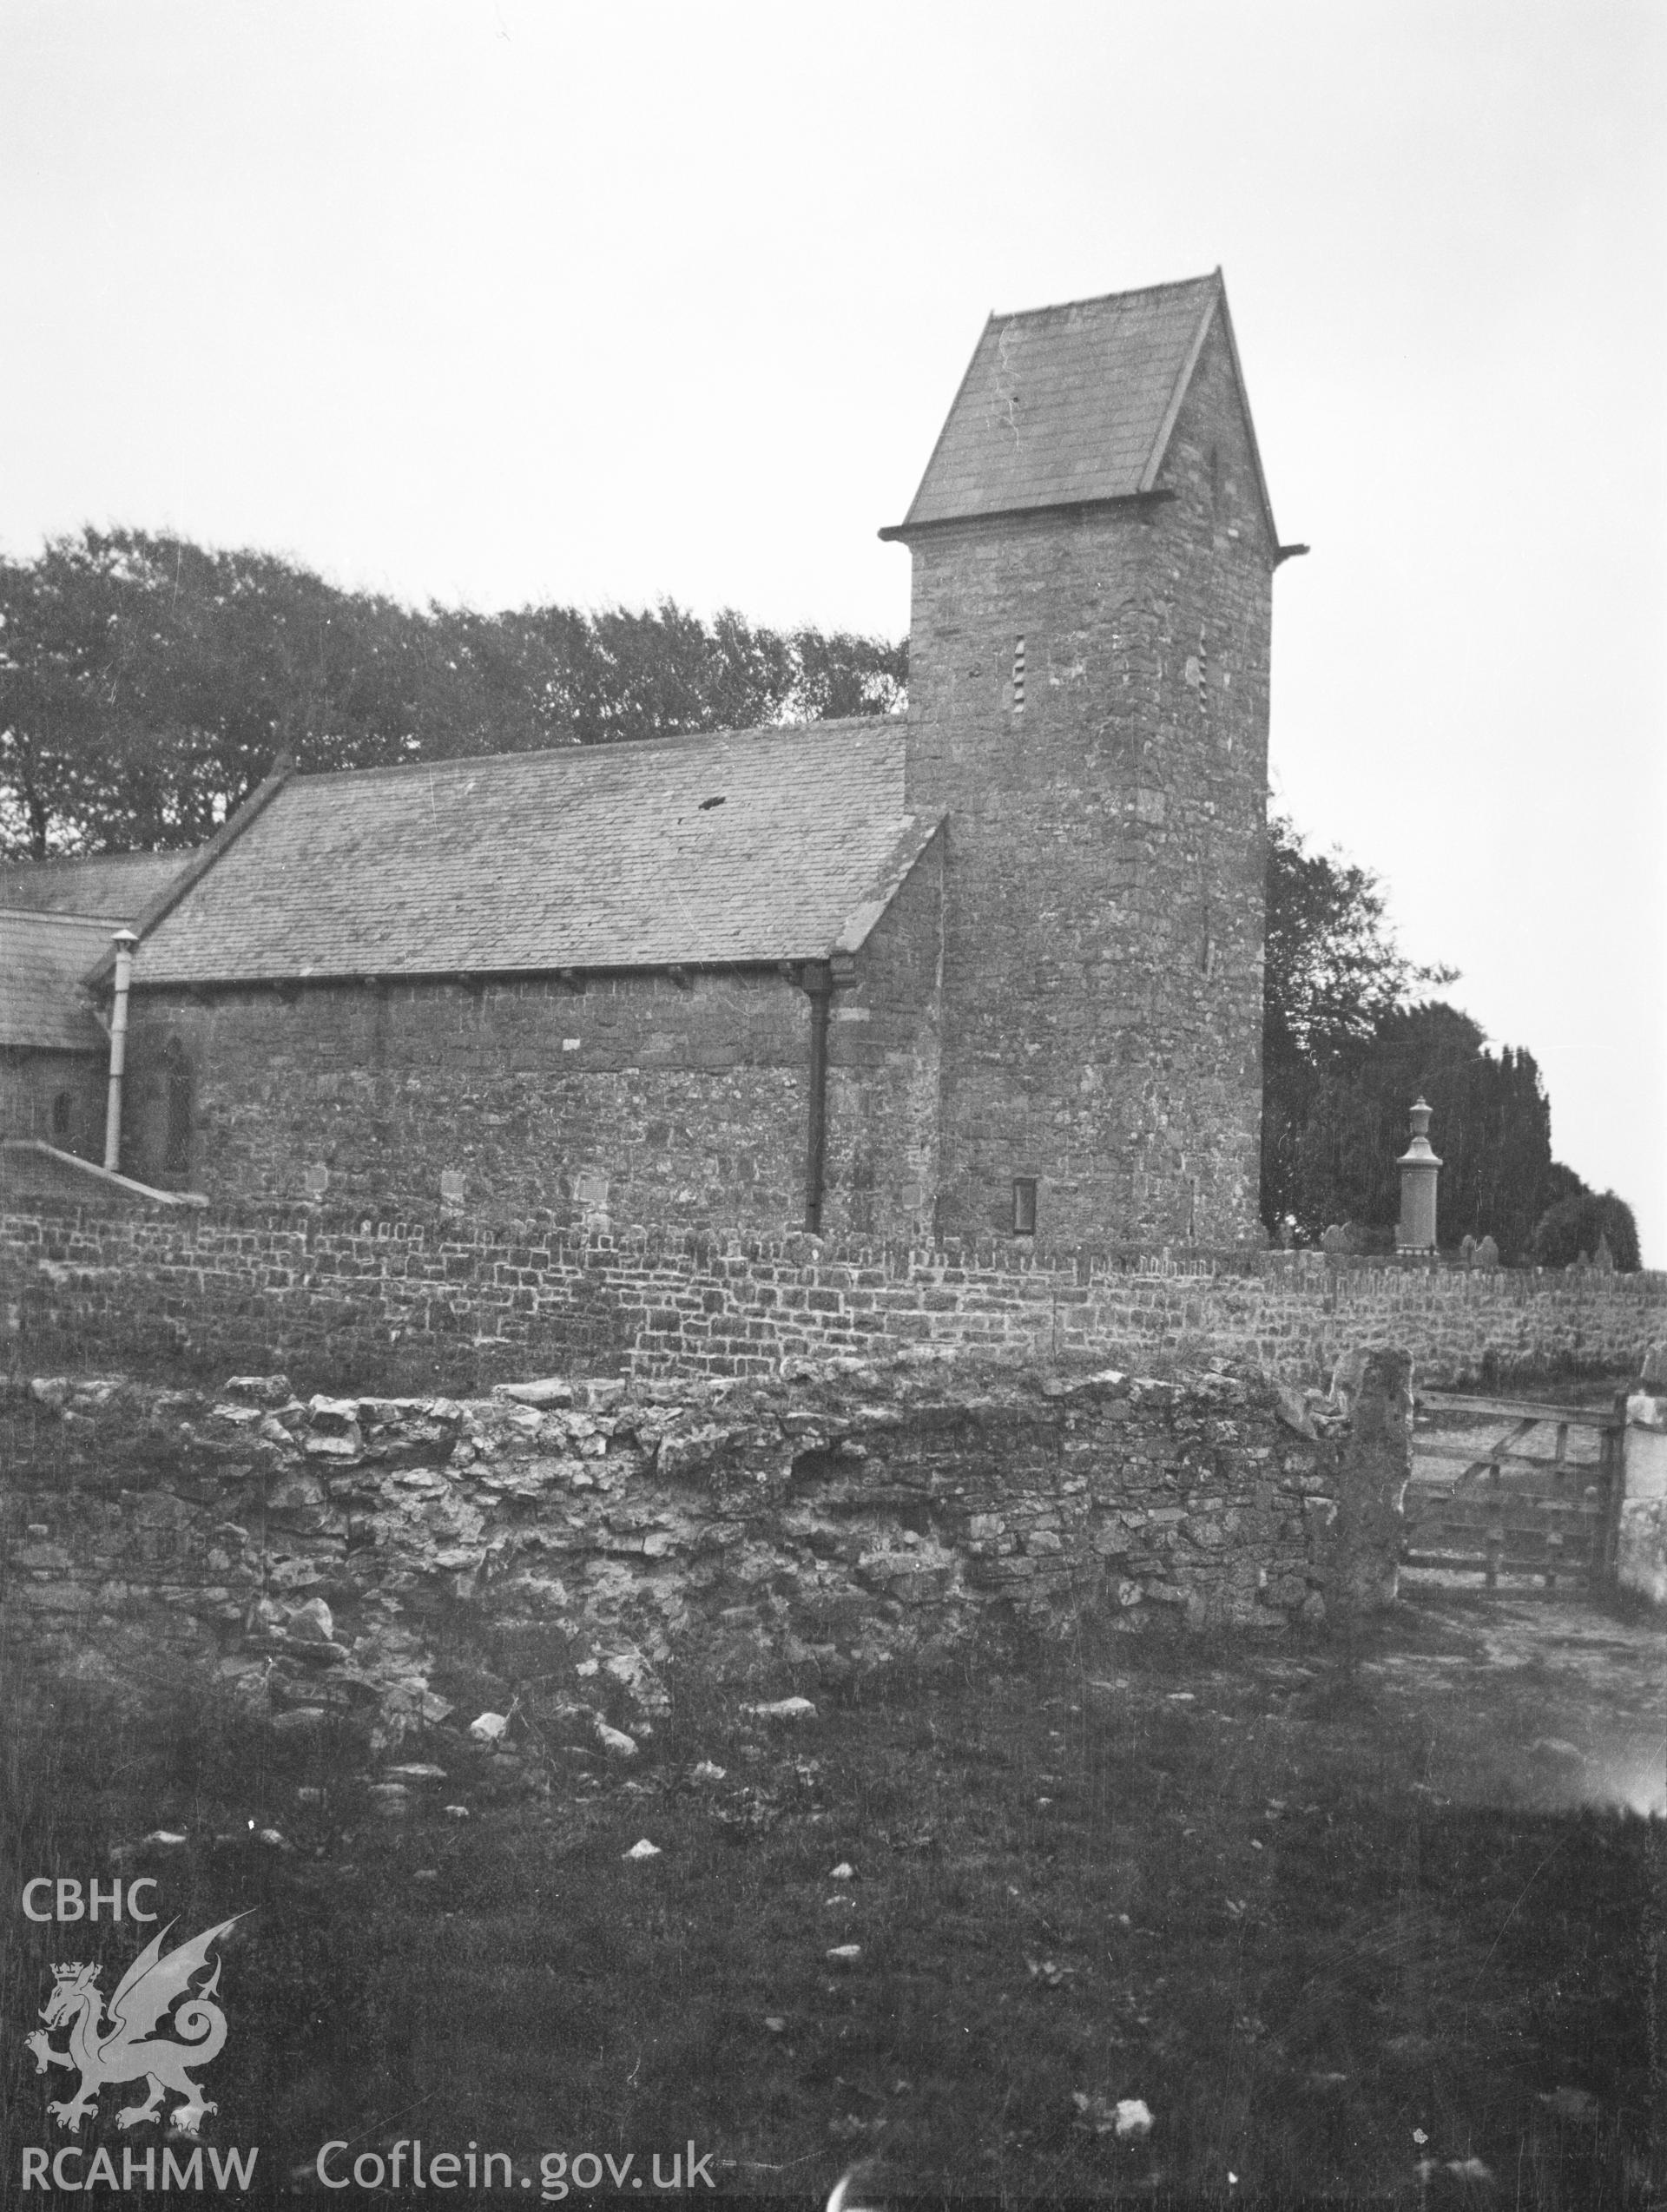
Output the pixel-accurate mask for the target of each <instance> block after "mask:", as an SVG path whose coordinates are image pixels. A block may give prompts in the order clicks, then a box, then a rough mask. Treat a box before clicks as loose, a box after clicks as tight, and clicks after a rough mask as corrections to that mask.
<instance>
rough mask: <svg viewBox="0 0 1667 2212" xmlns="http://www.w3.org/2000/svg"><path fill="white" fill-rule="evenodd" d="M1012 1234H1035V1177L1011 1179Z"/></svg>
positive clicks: (1025, 1176)
mask: <svg viewBox="0 0 1667 2212" xmlns="http://www.w3.org/2000/svg"><path fill="white" fill-rule="evenodd" d="M1013 1234H1014V1235H1015V1236H1034V1235H1035V1234H1036V1177H1035V1176H1034V1175H1015V1176H1014V1177H1013Z"/></svg>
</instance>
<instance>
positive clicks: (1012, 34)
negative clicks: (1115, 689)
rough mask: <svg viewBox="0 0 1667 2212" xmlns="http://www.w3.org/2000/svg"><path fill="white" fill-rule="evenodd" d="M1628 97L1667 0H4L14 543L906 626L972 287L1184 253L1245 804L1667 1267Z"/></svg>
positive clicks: (1647, 452)
mask: <svg viewBox="0 0 1667 2212" xmlns="http://www.w3.org/2000/svg"><path fill="white" fill-rule="evenodd" d="M1664 97H1667V6H1664V5H1662V4H1660V0H1637V3H1636V4H1622V5H1611V4H1604V0H1577V3H1576V4H1564V0H1558V4H1537V3H1536V0H1439V4H1433V5H1420V4H1417V0H1394V4H1390V5H1382V6H1374V5H1354V4H1350V0H1318V3H1317V4H1313V5H1308V4H1286V0H1219V3H1218V0H1138V3H1137V4H1118V0H1088V3H1087V4H1080V5H1079V4H1068V3H1066V0H1054V3H1053V4H1050V0H1029V4H1027V5H1025V6H1024V7H1016V6H1013V5H1011V0H1010V4H1008V5H1006V6H1004V7H1000V8H996V7H993V6H980V5H968V4H966V0H955V3H954V4H942V5H932V6H916V7H909V6H907V5H906V4H898V3H897V0H892V4H887V5H885V6H878V7H865V6H853V5H852V4H850V3H849V0H841V4H840V5H839V6H837V7H833V6H828V7H820V6H807V5H800V6H793V5H782V4H781V0H774V4H771V5H758V6H751V5H748V6H721V5H720V6H703V5H689V4H682V5H663V6H662V5H645V6H629V5H606V4H600V3H599V0H590V4H588V5H586V6H584V7H583V8H577V7H572V6H568V5H563V4H559V0H544V3H543V4H534V3H533V0H458V3H457V4H448V5H437V4H427V3H426V0H324V4H309V0H237V4H230V3H228V0H203V4H200V5H199V4H188V0H147V4H145V5H143V6H141V7H135V6H134V5H132V4H131V0H109V3H108V4H106V3H104V0H0V190H3V205H4V210H5V218H6V221H5V234H4V239H5V253H4V268H5V279H4V284H5V299H6V313H5V319H4V332H5V335H4V342H3V345H0V424H3V425H4V429H3V437H4V439H5V444H6V453H5V465H4V467H3V470H0V546H3V548H4V550H7V551H9V552H10V553H12V554H15V555H16V554H22V555H27V554H29V553H31V552H33V551H34V550H36V548H37V547H38V545H39V543H40V542H41V539H42V537H43V534H45V533H49V532H55V531H59V530H70V529H73V528H75V527H76V526H77V525H78V524H80V523H82V522H86V521H94V522H99V523H104V522H118V523H135V524H140V525H143V526H146V527H149V528H153V529H155V528H161V527H168V528H170V529H175V530H181V531H184V532H186V533H188V535H190V536H193V537H197V538H200V539H202V540H205V541H207V542H209V543H215V544H221V545H231V544H247V545H254V546H260V547H264V548H267V549H271V550H277V551H280V552H284V553H287V554H289V555H290V556H293V557H294V558H296V559H298V560H300V561H303V562H306V563H308V564H310V565H313V566H315V567H317V568H320V569H323V570H324V571H325V572H326V574H327V575H329V576H332V577H333V578H334V579H335V580H336V581H338V582H339V583H345V584H349V585H366V586H374V587H376V588H379V589H384V590H387V591H390V592H392V593H394V594H396V595H398V596H401V597H404V598H407V599H412V600H424V599H427V598H431V597H432V598H436V599H439V600H445V601H452V602H457V601H464V602H469V603H470V604H471V605H474V606H476V607H478V608H482V609H492V608H497V607H502V606H506V605H512V604H522V603H525V602H536V601H542V600H550V599H556V600H563V601H569V602H579V603H582V604H585V605H591V606H599V605H603V604H604V603H608V602H624V603H627V604H641V603H642V602H648V601H651V600H655V599H658V598H659V597H661V596H664V595H670V596H672V597H674V598H675V599H677V600H679V601H681V602H683V603H685V604H686V605H689V606H691V607H694V608H695V609H698V610H700V611H701V612H702V613H706V614H709V613H711V612H712V611H714V610H715V609H717V608H718V607H720V606H721V605H724V604H729V605H733V606H735V607H737V608H739V609H741V610H742V611H743V612H744V613H745V614H747V615H748V616H751V617H753V618H754V619H755V620H761V621H767V622H792V621H795V620H797V619H800V618H801V617H802V618H807V619H809V620H812V621H814V622H819V623H820V624H822V625H823V626H824V627H834V626H842V627H845V626H849V627H858V628H861V629H869V630H874V631H880V632H884V633H886V634H887V635H898V634H900V633H901V632H902V631H904V630H905V629H906V628H907V625H908V556H907V553H906V551H905V550H904V549H903V548H902V547H900V546H886V545H881V544H880V543H879V542H878V540H877V538H876V537H875V531H876V530H878V528H879V527H880V525H881V524H882V523H891V522H895V521H898V520H899V519H900V518H901V517H902V514H903V512H904V510H905V508H906V506H907V504H908V501H909V497H910V495H911V493H912V492H913V489H914V486H915V484H916V482H917V481H918V479H919V475H920V472H921V470H922V469H923V467H924V465H925V463H926V457H927V454H928V452H929V451H930V450H931V446H932V440H933V438H934V437H935V436H936V433H937V431H938V429H939V425H940V424H941V421H942V419H943V417H944V415H945V414H946V411H947V409H948V406H949V403H950V401H951V399H952V397H953V394H954V392H955V388H956V385H957V383H958V381H959V378H960V375H961V372H962V371H963V369H964V368H965V364H966V360H967V358H968V356H969V354H970V352H971V351H972V345H973V342H974V340H975V339H976V338H977V336H978V330H979V326H980V325H981V324H982V322H983V320H984V318H985V314H986V313H987V312H988V311H989V310H990V309H991V308H992V307H995V308H1002V309H1009V308H1018V307H1028V306H1039V305H1042V304H1044V302H1048V301H1052V300H1069V299H1073V298H1079V297H1083V296H1085V295H1089V294H1092V293H1102V292H1109V291H1115V290H1118V289H1121V288H1123V287H1124V286H1133V285H1143V284H1150V283H1154V282H1158V281H1161V280H1165V279H1169V278H1175V277H1184V276H1192V275H1196V274H1197V273H1201V272H1202V271H1205V270H1208V269H1209V268H1211V267H1214V266H1215V265H1216V264H1217V263H1220V264H1221V265H1222V267H1223V268H1224V270H1225V273H1226V277H1227V283H1228V291H1229V300H1230V302H1231V306H1232V310H1233V315H1234V319H1235V326H1236V329H1237V332H1238V337H1239V342H1240V350H1241V352H1242V359H1243V362H1244V367H1245V372H1246V376H1247V378H1248V380H1249V392H1250V400H1251V405H1252V407H1253V410H1254V411H1255V420H1256V425H1257V430H1258V432H1259V434H1260V438H1261V443H1262V454H1263V458H1264V461H1265V464H1266V467H1267V472H1268V482H1269V485H1270V489H1271V491H1272V495H1273V501H1274V508H1275V515H1276V517H1277V519H1278V523H1279V525H1280V530H1281V534H1282V537H1285V538H1286V539H1288V540H1289V539H1300V540H1304V541H1306V542H1308V543H1310V544H1312V546H1313V549H1314V550H1313V553H1312V556H1311V557H1310V558H1308V560H1305V561H1301V562H1295V563H1289V564H1288V565H1287V566H1286V567H1285V568H1284V569H1282V570H1281V572H1280V576H1279V579H1278V583H1277V585H1276V587H1275V626H1274V714H1273V768H1272V783H1273V790H1274V795H1275V802H1276V803H1277V804H1278V805H1280V806H1283V807H1285V808H1287V809H1288V811H1289V812H1290V813H1292V814H1293V815H1294V816H1295V819H1296V820H1297V822H1298V823H1299V825H1300V826H1301V827H1302V828H1303V829H1304V830H1305V831H1306V832H1307V833H1308V834H1309V835H1310V837H1311V838H1313V839H1315V840H1317V841H1318V842H1319V843H1321V844H1322V845H1329V844H1332V843H1336V844H1338V845H1340V846H1342V847H1343V849H1344V850H1345V851H1346V852H1347V853H1348V854H1349V855H1350V856H1351V857H1352V858H1354V859H1359V860H1361V861H1363V862H1365V863H1367V865H1368V866H1371V867H1373V868H1374V869H1376V870H1377V871H1378V872H1380V874H1381V876H1382V877H1383V879H1384V880H1385V882H1386V884H1387V887H1388V890H1389V892H1390V896H1391V901H1392V910H1393V912H1394V917H1395V918H1396V920H1397V921H1398V923H1399V925H1400V932H1401V936H1402V938H1403V941H1404V942H1405V944H1406V945H1407V948H1408V950H1410V951H1413V953H1415V954H1416V955H1418V956H1419V957H1420V958H1426V959H1430V960H1445V961H1447V962H1450V963H1451V964H1453V965H1455V966H1457V967H1459V969H1460V970H1461V971H1462V978H1461V980H1460V981H1459V983H1458V984H1455V985H1454V986H1453V989H1452V991H1451V992H1450V993H1449V994H1448V995H1449V996H1450V997H1453V999H1454V1001H1455V1002H1456V1003H1457V1004H1460V1005H1462V1006H1463V1007H1464V1008H1465V1009H1466V1011H1468V1012H1470V1013H1471V1014H1472V1015H1473V1016H1474V1017H1475V1018H1476V1019H1477V1020H1478V1021H1479V1023H1481V1024H1482V1025H1483V1026H1484V1027H1485V1028H1486V1030H1487V1032H1488V1034H1489V1036H1490V1037H1491V1038H1492V1040H1493V1041H1494V1042H1495V1043H1509V1044H1516V1045H1525V1046H1526V1047H1528V1049H1529V1050H1532V1052H1533V1053H1534V1055H1535V1056H1536V1057H1537V1058H1538V1060H1539V1063H1540V1066H1541V1068H1542V1070H1544V1072H1545V1079H1546V1083H1547V1088H1548V1090H1549V1091H1550V1095H1551V1099H1552V1139H1553V1143H1554V1145H1555V1148H1556V1150H1557V1152H1558V1156H1559V1157H1560V1158H1562V1159H1565V1160H1566V1161H1567V1162H1569V1163H1570V1165H1571V1166H1572V1167H1574V1168H1575V1169H1578V1171H1579V1173H1580V1174H1582V1175H1584V1176H1585V1178H1586V1179H1587V1181H1588V1182H1591V1183H1593V1184H1595V1185H1597V1186H1598V1188H1603V1187H1604V1186H1607V1185H1612V1186H1613V1187H1614V1188H1616V1189H1618V1191H1619V1192H1620V1193H1621V1194H1622V1195H1623V1196H1624V1197H1626V1198H1628V1199H1629V1200H1630V1201H1631V1203H1632V1204H1633V1206H1634V1207H1635V1208H1636V1209H1637V1213H1638V1215H1639V1219H1640V1225H1641V1228H1642V1229H1643V1233H1644V1251H1645V1257H1646V1260H1648V1261H1653V1262H1654V1263H1655V1264H1656V1265H1657V1266H1664V1265H1667V1074H1664V1070H1667V1050H1664V1030H1667V985H1664V977H1667V874H1664V868H1667V860H1664V855H1667V764H1664V755H1667V746H1664V715H1663V707H1664V696H1663V694H1664V677H1663V652H1662V646H1663V629H1664V624H1663V612H1664V587H1667V558H1664V529H1663V521H1664V489H1667V467H1664V459H1667V455H1664V445H1667V436H1664V421H1667V413H1664V406H1663V398H1664V392H1663V378H1662V361H1663V349H1662V339H1663V327H1664V319H1667V318H1664V312H1663V309H1664V280H1667V239H1664V228H1667V226H1664V221H1663V215H1664V202H1667V191H1664V180H1667V167H1664V160H1663V137H1664V134H1663V131H1662V129H1661V127H1660V122H1659V118H1660V117H1661V115H1663V113H1664V112H1667V111H1664ZM1434 1135H1435V1137H1436V1140H1437V1145H1438V1149H1439V1146H1440V1130H1439V1129H1438V1130H1436V1131H1435V1132H1434Z"/></svg>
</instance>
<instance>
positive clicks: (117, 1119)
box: [104, 930, 139, 1175]
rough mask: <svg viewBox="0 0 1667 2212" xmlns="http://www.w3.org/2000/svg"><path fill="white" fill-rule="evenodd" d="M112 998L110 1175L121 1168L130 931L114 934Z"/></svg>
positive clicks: (107, 1116) (107, 1122) (107, 1125)
mask: <svg viewBox="0 0 1667 2212" xmlns="http://www.w3.org/2000/svg"><path fill="white" fill-rule="evenodd" d="M114 942H115V997H114V998H113V999H112V1000H111V1002H110V1092H109V1103H107V1104H106V1106H105V1109H104V1165H105V1166H106V1168H108V1169H109V1171H110V1173H111V1174H112V1175H114V1174H115V1172H116V1171H117V1169H119V1168H120V1167H121V1165H122V1075H123V1072H124V1071H125V1070H126V1068H127V1064H128V985H129V984H131V983H132V981H133V949H134V947H135V945H137V944H138V942H139V940H138V938H136V937H135V935H134V933H133V932H132V931H131V930H117V932H115V940H114Z"/></svg>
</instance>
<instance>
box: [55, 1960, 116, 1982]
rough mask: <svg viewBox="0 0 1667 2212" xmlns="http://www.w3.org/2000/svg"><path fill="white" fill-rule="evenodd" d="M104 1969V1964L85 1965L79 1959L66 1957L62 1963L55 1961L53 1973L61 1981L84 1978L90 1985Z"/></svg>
mask: <svg viewBox="0 0 1667 2212" xmlns="http://www.w3.org/2000/svg"><path fill="white" fill-rule="evenodd" d="M103 1971H104V1970H103V1968H102V1966H89V1965H83V1964H82V1961H81V1960H80V1959H66V1960H65V1961H64V1963H63V1965H57V1964H56V1962H55V1963H54V1965H53V1968H52V1972H53V1973H54V1974H55V1975H56V1978H57V1979H58V1980H59V1981H61V1982H73V1981H76V1980H78V1979H79V1980H84V1981H85V1982H86V1983H87V1984H88V1985H89V1986H90V1985H91V1984H93V1983H94V1982H96V1980H97V1979H98V1978H99V1976H100V1974H102V1972H103Z"/></svg>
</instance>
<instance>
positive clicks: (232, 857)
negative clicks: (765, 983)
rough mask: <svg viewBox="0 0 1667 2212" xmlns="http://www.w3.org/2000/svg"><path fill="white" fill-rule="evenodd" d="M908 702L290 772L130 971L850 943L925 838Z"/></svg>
mask: <svg viewBox="0 0 1667 2212" xmlns="http://www.w3.org/2000/svg"><path fill="white" fill-rule="evenodd" d="M903 773H904V726H903V723H902V721H901V720H900V719H895V720H865V721H842V722H817V723H813V724H811V725H809V726H808V727H803V728H794V729H787V730H781V729H754V730H728V731H722V732H720V733H717V734H711V735H702V736H694V737H677V738H670V739H663V740H656V741H650V742H648V743H637V744H618V745H596V746H570V747H563V748H561V749H560V750H557V751H551V752H544V753H512V754H496V755H492V756H491V757H488V758H484V759H481V758H476V759H472V760H443V761H436V762H434V763H432V764H425V765H421V766H413V767H397V768H378V769H366V770H358V771H351V772H346V773H343V774H326V775H297V776H293V777H292V778H291V779H290V780H288V781H287V782H286V783H285V784H284V785H283V787H281V788H280V790H279V791H278V792H277V793H276V794H275V795H274V796H273V797H271V798H270V799H269V800H268V801H267V803H266V804H265V806H263V807H261V808H260V811H259V812H258V813H254V815H253V819H251V820H249V821H248V824H247V827H245V828H243V829H242V830H240V831H238V832H234V834H233V835H232V837H231V838H230V839H229V840H228V841H227V843H226V845H225V846H224V847H223V848H222V849H221V851H220V853H219V854H218V856H217V857H216V858H215V859H214V861H213V863H212V865H211V866H208V869H207V870H206V872H204V873H203V874H201V876H200V877H199V879H197V880H196V881H195V882H194V884H191V885H189V887H188V888H187V889H186V890H185V892H183V894H182V895H181V896H180V897H179V898H178V899H177V901H176V903H175V904H173V905H171V906H170V907H168V908H167V909H165V910H164V911H162V912H160V913H158V914H157V915H156V916H155V918H154V919H153V920H151V921H150V922H149V925H148V926H147V927H145V928H144V931H143V937H144V942H143V945H142V950H141V951H140V953H139V955H138V957H137V959H136V961H135V973H134V980H135V984H138V985H141V986H143V985H147V984H199V983H204V984H206V983H225V982H234V981H240V980H255V979H260V978H266V979H271V980H280V979H297V980H299V979H305V978H313V977H320V978H322V977H332V976H335V977H348V976H366V975H375V976H384V977H399V976H401V975H409V976H418V975H425V976H437V975H464V974H471V973H509V972H515V971H522V972H533V971H550V970H554V969H561V968H572V969H578V970H590V971H596V970H598V969H608V968H612V969H628V968H656V967H671V966H689V967H695V966H715V965H747V964H765V963H770V962H774V961H779V960H803V959H824V958H827V957H828V956H829V955H830V954H832V953H833V952H834V951H854V950H856V949H857V948H858V947H859V946H860V944H861V942H862V940H863V938H865V937H866V934H867V932H868V931H869V930H870V929H871V928H872V927H873V923H874V922H875V920H877V919H878V918H879V916H880V913H881V912H884V910H885V906H886V903H887V901H888V900H889V899H890V898H891V896H892V894H893V892H894V891H895V890H896V889H897V887H898V885H899V884H900V883H901V882H902V880H903V878H904V877H905V876H906V874H907V872H908V871H909V869H910V868H911V867H913V865H914V862H915V861H916V859H918V858H919V854H920V853H921V852H922V850H923V849H924V847H925V846H926V843H927V841H928V840H929V839H930V838H931V836H932V832H933V830H934V829H935V827H936V826H937V823H936V819H935V818H934V819H933V820H928V821H917V820H913V818H912V817H911V816H910V815H909V814H908V813H906V810H905V806H904V796H903V788H904V787H903Z"/></svg>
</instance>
